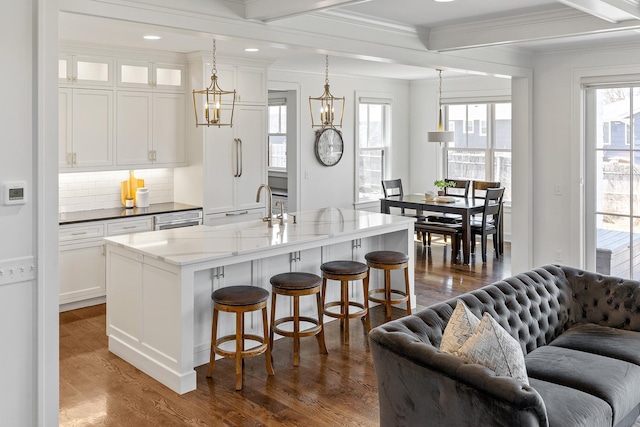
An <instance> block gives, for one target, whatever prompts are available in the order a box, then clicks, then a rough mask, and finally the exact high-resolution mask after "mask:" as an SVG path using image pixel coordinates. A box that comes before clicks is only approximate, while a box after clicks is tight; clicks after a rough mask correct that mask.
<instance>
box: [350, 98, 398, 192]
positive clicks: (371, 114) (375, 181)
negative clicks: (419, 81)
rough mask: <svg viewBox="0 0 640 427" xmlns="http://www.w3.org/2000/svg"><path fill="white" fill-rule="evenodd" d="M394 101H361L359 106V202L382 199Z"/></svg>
mask: <svg viewBox="0 0 640 427" xmlns="http://www.w3.org/2000/svg"><path fill="white" fill-rule="evenodd" d="M390 118H391V101H390V100H378V99H376V100H373V99H366V98H360V99H359V104H358V145H357V149H358V152H357V156H356V158H357V161H358V167H357V170H358V180H357V201H358V202H366V201H372V200H378V199H380V198H382V197H383V192H382V180H383V179H386V177H385V172H386V158H385V157H386V155H387V153H388V150H389V146H390Z"/></svg>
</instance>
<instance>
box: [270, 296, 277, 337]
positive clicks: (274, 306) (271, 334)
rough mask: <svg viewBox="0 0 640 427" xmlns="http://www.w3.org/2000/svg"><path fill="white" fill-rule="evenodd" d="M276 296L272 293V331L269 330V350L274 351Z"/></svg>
mask: <svg viewBox="0 0 640 427" xmlns="http://www.w3.org/2000/svg"><path fill="white" fill-rule="evenodd" d="M276 296H277V294H276V293H275V292H272V293H271V323H270V324H269V325H270V326H271V329H270V330H269V348H271V349H273V327H274V326H275V322H276Z"/></svg>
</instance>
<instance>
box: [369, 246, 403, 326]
mask: <svg viewBox="0 0 640 427" xmlns="http://www.w3.org/2000/svg"><path fill="white" fill-rule="evenodd" d="M364 259H365V260H367V266H368V267H369V268H370V269H371V268H379V269H382V270H384V288H379V289H371V290H370V291H369V300H370V301H373V302H378V303H380V304H384V305H385V307H386V318H387V320H391V305H392V304H398V303H402V302H405V301H406V303H407V313H408V314H411V290H410V288H409V256H408V255H406V254H403V253H402V252H395V251H374V252H369V253H368V254H366V255H365V256H364ZM401 268H403V269H404V283H405V291H400V290H396V289H391V270H398V269H401ZM377 294H384V298H381V297H376V296H375V295H377ZM394 294H395V295H396V296H398V295H399V298H392V296H394Z"/></svg>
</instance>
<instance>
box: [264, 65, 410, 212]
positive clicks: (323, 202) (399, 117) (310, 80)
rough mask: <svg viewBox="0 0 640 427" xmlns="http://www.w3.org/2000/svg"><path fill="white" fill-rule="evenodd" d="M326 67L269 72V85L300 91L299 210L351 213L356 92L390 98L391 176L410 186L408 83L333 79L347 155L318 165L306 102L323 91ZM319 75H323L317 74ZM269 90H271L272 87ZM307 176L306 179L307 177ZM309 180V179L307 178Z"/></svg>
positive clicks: (333, 88)
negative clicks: (314, 70)
mask: <svg viewBox="0 0 640 427" xmlns="http://www.w3.org/2000/svg"><path fill="white" fill-rule="evenodd" d="M323 65H324V64H319V71H320V73H319V74H317V75H316V74H313V75H312V74H302V73H292V72H288V71H282V70H272V69H269V74H268V80H269V82H277V83H279V84H281V83H283V82H286V83H293V84H298V85H299V87H300V95H299V99H300V100H301V102H300V104H301V106H300V111H299V114H300V153H299V159H300V163H299V168H298V170H299V173H300V210H307V209H317V208H323V207H327V206H337V207H342V208H353V203H354V201H355V164H354V161H355V160H354V159H355V145H354V144H355V141H356V135H355V132H356V129H355V126H354V124H355V123H354V122H355V113H356V110H355V109H356V98H355V96H356V92H358V91H366V92H378V93H380V94H381V95H380V96H381V97H382V96H384V94H388V93H391V94H393V97H394V104H393V124H392V126H393V144H394V145H393V152H392V160H391V176H392V177H394V178H396V177H397V178H402V180H403V181H406V182H408V181H409V131H408V129H409V83H408V82H407V81H402V80H392V79H366V78H355V77H343V76H333V75H331V66H330V65H329V83H330V85H331V93H332V94H333V95H334V96H339V97H342V96H344V97H346V104H345V117H344V122H343V126H342V136H343V140H344V146H345V151H344V154H343V156H342V159H341V160H340V162H339V163H338V164H337V165H335V166H332V167H326V166H322V165H321V164H320V163H319V162H318V161H317V160H316V157H315V154H314V143H315V129H312V128H311V116H310V114H309V110H308V108H309V107H308V105H309V102H308V100H309V97H310V96H313V97H318V96H320V95H321V94H322V92H323V86H324V74H323V73H322V72H323V71H324V67H323ZM321 73H322V74H321ZM270 87H271V86H270ZM307 174H308V175H307ZM307 176H308V178H307Z"/></svg>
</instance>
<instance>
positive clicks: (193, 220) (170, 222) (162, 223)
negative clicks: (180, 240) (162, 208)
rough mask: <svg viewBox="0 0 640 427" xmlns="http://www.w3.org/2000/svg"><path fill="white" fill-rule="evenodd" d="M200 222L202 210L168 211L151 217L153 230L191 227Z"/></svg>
mask: <svg viewBox="0 0 640 427" xmlns="http://www.w3.org/2000/svg"><path fill="white" fill-rule="evenodd" d="M201 224H202V210H201V209H197V210H189V211H181V212H170V213H164V214H159V215H154V217H153V229H154V230H168V229H170V228H180V227H191V226H194V225H201Z"/></svg>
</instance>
